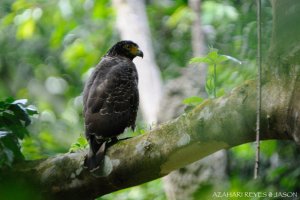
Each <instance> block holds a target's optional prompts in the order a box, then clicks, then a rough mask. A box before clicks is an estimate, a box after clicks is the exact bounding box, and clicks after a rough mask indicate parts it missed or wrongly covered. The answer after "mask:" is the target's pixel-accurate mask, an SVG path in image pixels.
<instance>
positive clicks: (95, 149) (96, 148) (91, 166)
mask: <svg viewBox="0 0 300 200" xmlns="http://www.w3.org/2000/svg"><path fill="white" fill-rule="evenodd" d="M89 143H90V151H89V153H88V155H87V156H86V158H85V160H84V167H86V168H87V169H88V170H90V171H91V172H92V171H95V170H97V169H98V168H99V165H100V163H101V162H102V161H103V160H104V156H105V151H106V141H103V142H99V141H96V138H95V137H91V138H89Z"/></svg>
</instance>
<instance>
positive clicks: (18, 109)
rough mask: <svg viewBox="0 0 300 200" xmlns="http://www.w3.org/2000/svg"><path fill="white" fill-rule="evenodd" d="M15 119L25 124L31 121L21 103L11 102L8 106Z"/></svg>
mask: <svg viewBox="0 0 300 200" xmlns="http://www.w3.org/2000/svg"><path fill="white" fill-rule="evenodd" d="M9 110H11V111H12V112H13V113H14V115H15V116H16V118H17V119H19V120H22V121H24V122H25V126H28V125H29V124H30V123H31V120H30V117H29V115H28V113H27V110H26V109H25V108H24V107H23V106H22V104H11V105H10V106H9Z"/></svg>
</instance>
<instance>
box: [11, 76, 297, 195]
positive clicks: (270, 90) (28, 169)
mask: <svg viewBox="0 0 300 200" xmlns="http://www.w3.org/2000/svg"><path fill="white" fill-rule="evenodd" d="M274 83H275V82H274ZM274 83H268V84H266V85H265V86H264V87H263V88H262V89H263V95H262V118H261V139H262V140H266V139H279V140H285V139H289V140H291V139H292V138H293V137H294V138H295V139H296V138H297V137H298V138H299V131H297V130H299V127H300V125H299V124H300V121H299V119H298V117H297V116H298V115H295V113H299V111H300V110H299V109H300V106H299V101H298V100H297V98H298V97H297V95H298V96H299V95H300V81H298V80H296V79H295V81H294V82H293V84H294V85H295V86H293V87H292V88H293V90H294V92H293V93H292V94H293V95H291V92H290V91H289V89H291V88H289V87H287V86H286V84H284V83H279V82H278V81H277V82H276V83H275V84H274ZM255 87H256V85H255V81H249V82H247V83H245V84H244V85H243V86H241V87H239V88H237V89H235V90H233V91H232V92H231V93H230V94H229V95H227V96H224V97H221V98H217V99H213V100H206V101H204V102H203V103H202V104H201V105H199V106H197V107H196V108H195V109H194V110H192V111H191V112H189V113H187V114H183V115H182V116H180V117H179V118H177V119H175V120H173V121H171V122H168V123H166V124H163V125H159V126H157V127H156V128H155V129H153V130H151V131H149V132H148V133H146V134H143V135H140V136H137V137H134V138H132V139H129V140H125V141H120V142H118V143H117V144H115V145H113V146H111V147H110V148H109V149H108V151H107V154H106V156H105V161H104V163H103V165H102V166H101V167H100V169H99V170H98V172H95V173H90V172H89V171H87V170H85V169H83V167H82V164H83V160H84V156H85V154H86V151H81V152H76V153H67V154H63V155H58V156H55V157H51V158H48V159H46V160H40V161H27V162H26V163H21V164H19V165H16V166H15V167H14V170H15V172H17V174H18V176H19V177H31V179H34V180H35V181H36V183H37V184H38V185H40V186H41V191H42V194H43V197H49V198H50V199H51V198H55V199H93V198H95V197H98V196H101V195H104V194H108V193H111V192H113V191H117V190H120V189H123V188H127V187H131V186H134V185H139V184H141V183H145V182H147V181H151V180H154V179H157V178H159V177H162V176H164V175H166V174H168V173H169V172H171V171H172V170H175V169H178V168H180V167H183V166H185V165H187V164H189V163H192V162H194V161H196V160H199V159H201V158H203V157H205V156H207V155H210V154H212V153H214V152H216V151H218V150H220V149H228V148H231V147H234V146H236V145H240V144H243V143H247V142H252V141H255V121H256V90H255ZM291 106H292V107H291Z"/></svg>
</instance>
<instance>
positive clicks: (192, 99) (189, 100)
mask: <svg viewBox="0 0 300 200" xmlns="http://www.w3.org/2000/svg"><path fill="white" fill-rule="evenodd" d="M202 101H203V98H201V97H198V96H192V97H188V98H185V99H184V100H183V101H182V103H183V104H185V105H197V104H200V103H201V102H202Z"/></svg>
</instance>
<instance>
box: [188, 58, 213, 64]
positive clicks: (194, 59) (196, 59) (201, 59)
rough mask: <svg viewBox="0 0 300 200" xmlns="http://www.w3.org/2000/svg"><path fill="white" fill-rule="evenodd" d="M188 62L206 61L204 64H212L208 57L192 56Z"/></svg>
mask: <svg viewBox="0 0 300 200" xmlns="http://www.w3.org/2000/svg"><path fill="white" fill-rule="evenodd" d="M189 63H190V64H195V63H206V64H209V65H210V64H212V61H211V60H210V59H209V58H208V57H195V58H192V59H191V60H190V61H189Z"/></svg>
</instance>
